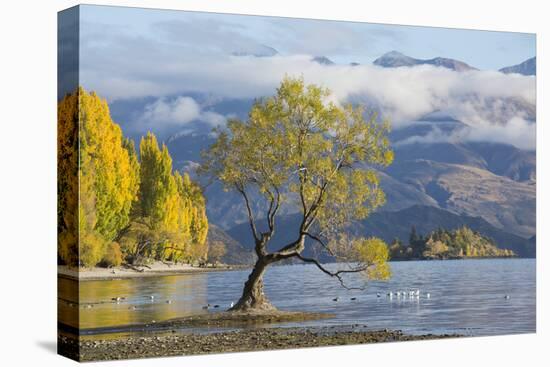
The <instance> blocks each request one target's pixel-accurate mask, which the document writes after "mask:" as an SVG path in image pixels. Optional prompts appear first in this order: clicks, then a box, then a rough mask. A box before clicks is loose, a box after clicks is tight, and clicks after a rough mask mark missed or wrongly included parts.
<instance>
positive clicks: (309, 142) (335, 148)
mask: <svg viewBox="0 0 550 367" xmlns="http://www.w3.org/2000/svg"><path fill="white" fill-rule="evenodd" d="M329 96H330V92H329V91H328V90H327V89H324V88H321V87H318V86H316V85H305V83H304V81H303V80H302V79H294V78H285V79H284V80H283V81H282V83H281V85H280V87H279V88H278V89H277V93H276V94H275V95H274V96H273V97H269V98H265V99H263V100H260V101H258V102H257V103H255V104H254V105H253V107H252V108H251V110H250V113H249V117H248V119H247V120H246V121H241V120H238V119H234V120H231V121H229V122H228V125H227V130H220V131H218V133H219V135H218V138H217V141H216V142H215V144H213V145H212V146H211V147H210V148H209V149H208V150H207V151H205V152H204V154H203V158H204V162H203V164H202V166H201V169H200V173H201V174H203V175H206V176H210V177H212V178H215V179H218V180H220V181H221V182H222V183H223V184H224V185H225V187H226V188H227V189H229V190H234V191H236V192H237V193H239V194H240V195H241V196H242V198H243V202H244V205H245V207H246V210H247V220H248V223H249V224H250V231H251V233H252V235H253V237H254V242H255V243H254V250H255V252H256V255H257V261H256V263H255V266H254V268H253V270H252V272H251V274H250V276H249V278H248V280H247V281H246V283H245V285H244V289H243V293H242V295H241V298H240V299H239V300H238V302H237V303H236V305H235V306H234V307H233V310H248V309H272V308H273V306H272V305H271V304H270V302H269V300H268V299H267V297H266V296H265V294H264V291H263V275H264V273H265V270H266V268H267V267H268V266H269V265H270V264H273V263H275V262H278V261H281V260H284V259H297V260H301V261H303V262H306V263H311V264H314V265H315V266H316V267H317V268H319V270H321V271H322V272H324V273H325V274H327V275H329V276H331V277H335V278H337V279H338V280H339V281H340V282H341V283H342V284H343V285H344V276H345V274H347V273H359V272H360V273H364V274H365V275H366V276H367V277H370V278H386V277H388V276H389V274H390V272H389V268H388V265H387V264H386V260H387V259H388V256H389V254H388V249H387V246H386V245H385V244H384V243H383V242H382V241H381V240H378V239H368V240H365V239H353V238H350V239H349V240H347V241H342V237H340V238H339V242H340V243H339V244H338V246H336V248H338V249H339V250H340V253H343V254H345V256H342V258H347V259H349V260H350V262H349V264H348V266H346V267H344V268H343V269H339V270H331V269H328V268H327V267H325V266H324V265H323V264H322V263H320V262H319V261H318V259H316V258H314V257H305V256H304V255H303V254H302V252H303V250H304V245H305V240H306V238H310V239H311V240H313V241H316V243H317V244H318V245H319V246H321V247H322V248H323V249H324V250H326V251H328V252H332V251H333V248H335V247H334V246H333V245H332V244H333V243H335V242H334V241H331V239H333V238H336V237H338V234H339V233H340V230H342V229H343V228H345V226H346V225H347V224H349V223H350V222H351V221H353V220H356V219H363V218H365V217H367V216H368V215H369V214H370V213H371V212H372V210H374V209H375V208H377V207H379V206H380V205H382V204H383V203H384V201H385V196H384V193H383V191H382V189H381V188H380V185H379V177H378V174H377V171H376V169H375V168H380V167H385V166H387V165H389V164H390V163H391V162H392V160H393V152H392V151H391V150H390V148H389V142H388V138H387V132H388V130H389V124H388V123H379V122H378V121H377V119H376V116H374V115H372V116H371V117H370V118H369V119H365V118H364V110H363V109H362V108H360V107H354V106H352V105H345V106H343V107H339V106H337V105H335V104H334V103H331V102H328V97H329ZM253 194H258V195H260V197H262V198H263V200H265V201H266V208H267V209H266V212H265V213H254V212H253V209H252V208H253V206H252V205H251V198H252V196H251V195H253ZM285 204H293V205H297V206H298V208H299V210H300V225H299V229H298V230H297V231H296V232H295V233H294V239H293V240H292V241H290V242H289V243H287V244H286V245H284V246H281V247H280V248H279V249H277V250H275V251H268V244H269V242H270V240H271V239H272V238H273V235H274V234H275V231H276V229H277V224H276V218H277V216H278V213H279V209H280V208H281V206H282V205H285ZM258 217H261V218H265V220H266V222H267V230H265V231H262V230H259V228H258V226H257V224H256V221H257V218H258ZM341 242H343V245H342V243H341Z"/></svg>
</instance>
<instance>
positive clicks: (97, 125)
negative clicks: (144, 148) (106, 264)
mask: <svg viewBox="0 0 550 367" xmlns="http://www.w3.org/2000/svg"><path fill="white" fill-rule="evenodd" d="M58 116H59V117H58V119H59V123H58V125H59V128H58V129H59V146H58V159H59V163H58V164H59V166H58V175H59V180H58V192H59V195H58V197H59V205H58V208H59V209H58V210H59V212H58V216H59V223H60V224H59V254H60V257H61V259H62V260H63V261H64V262H65V263H67V264H69V265H77V264H79V265H83V266H94V265H96V264H97V263H98V262H100V261H101V260H102V258H103V256H104V255H105V253H106V250H107V248H108V246H109V245H110V244H111V243H112V242H113V240H114V239H115V238H116V237H117V235H118V233H119V231H120V230H121V229H122V228H124V227H125V226H127V225H128V223H129V220H130V210H131V207H132V203H133V202H134V200H135V197H136V193H137V190H138V187H139V167H138V165H137V159H136V160H134V159H133V158H132V153H131V151H130V150H131V144H129V143H128V141H126V140H125V139H124V137H123V135H122V130H121V129H120V126H119V125H117V124H116V123H115V122H114V121H113V120H112V119H111V116H110V113H109V106H108V105H107V102H106V101H105V100H102V99H101V98H99V96H98V95H97V94H95V93H93V92H92V93H88V92H86V91H85V90H84V89H83V88H79V89H78V90H77V91H76V92H75V93H73V94H72V95H68V96H66V97H65V98H64V99H63V100H62V101H61V102H60V103H59V107H58ZM134 155H135V153H134ZM75 162H76V164H75ZM75 172H76V174H75ZM78 193H79V195H78ZM76 208H77V209H76Z"/></svg>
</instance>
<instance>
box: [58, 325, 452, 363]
mask: <svg viewBox="0 0 550 367" xmlns="http://www.w3.org/2000/svg"><path fill="white" fill-rule="evenodd" d="M459 336H460V335H454V334H445V335H433V334H427V335H406V334H403V333H402V332H401V331H398V330H397V331H392V330H376V331H372V330H366V326H364V325H351V326H349V327H345V328H342V327H322V328H268V329H249V330H241V331H227V332H217V333H208V334H182V333H178V332H177V331H176V330H173V331H172V334H171V335H170V334H169V335H166V334H162V335H151V336H127V337H119V338H115V339H110V338H94V339H90V340H87V339H84V340H80V341H78V340H77V339H76V338H74V337H70V336H67V335H60V336H59V338H58V348H59V349H60V351H63V352H64V353H65V354H68V355H69V356H71V357H72V358H74V359H78V360H80V361H96V360H110V359H134V358H150V357H160V356H178V355H196V354H210V353H228V352H245V351H259V350H271V349H289V348H307V347H320V346H336V345H349V344H368V343H383V342H395V341H407V340H427V339H442V338H450V337H459ZM79 350H80V355H78V351H79Z"/></svg>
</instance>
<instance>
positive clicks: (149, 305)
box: [59, 259, 536, 335]
mask: <svg viewBox="0 0 550 367" xmlns="http://www.w3.org/2000/svg"><path fill="white" fill-rule="evenodd" d="M391 268H392V272H393V276H392V278H391V279H390V280H388V281H384V282H382V281H373V282H369V283H368V285H367V288H366V289H365V290H351V291H349V290H346V289H344V288H342V287H341V286H340V284H339V282H338V281H337V280H336V279H333V278H330V277H328V276H327V275H325V274H323V273H321V272H320V271H319V270H318V269H317V268H315V267H314V266H313V265H309V264H308V265H284V266H273V267H271V268H269V269H268V271H267V273H266V276H265V292H266V294H267V296H268V297H269V299H270V300H271V301H272V303H273V304H274V305H275V306H276V307H277V308H279V309H281V310H295V311H316V312H328V313H333V314H335V315H336V317H335V318H333V319H326V320H317V321H308V322H302V323H288V324H278V325H262V326H261V327H274V326H277V327H282V326H344V325H352V324H360V325H367V328H369V329H399V330H403V331H404V332H405V333H410V334H427V333H433V334H442V333H459V334H462V335H496V334H516V333H532V332H535V330H536V269H535V260H534V259H483V260H456V261H407V262H392V263H391ZM249 272H250V270H248V269H247V270H242V271H241V270H239V271H224V272H210V273H200V274H189V275H178V276H163V277H155V278H142V279H124V280H110V281H84V282H80V283H78V282H76V281H72V280H68V279H63V278H59V294H60V298H61V299H62V300H61V301H60V308H59V319H60V321H62V322H65V323H67V324H73V326H76V325H75V323H76V322H75V321H71V318H72V319H73V320H74V318H75V315H76V314H77V313H76V309H75V307H74V306H73V307H71V305H69V304H67V303H66V302H64V301H63V299H67V298H68V297H69V296H68V295H69V294H70V293H71V292H70V290H71V289H72V290H73V293H74V287H76V286H78V284H79V286H80V302H81V305H80V307H79V308H78V311H79V318H80V327H81V328H84V329H88V328H98V327H106V328H110V329H112V330H116V327H117V326H120V325H128V324H136V323H150V322H152V320H155V321H161V320H166V319H171V318H175V317H182V316H189V315H196V314H202V313H206V312H219V311H222V310H223V309H226V308H228V307H229V305H230V303H231V302H236V301H237V299H238V298H239V296H240V294H241V291H242V286H243V284H244V281H245V280H246V278H247V276H248V273H249ZM347 279H348V282H347V284H348V285H350V286H360V285H363V284H364V283H363V280H362V278H361V276H360V275H358V274H352V275H350V276H349V277H348V278H347ZM409 289H420V292H421V294H420V297H418V298H409V297H407V298H396V297H394V298H393V299H389V298H388V297H387V296H386V293H387V292H389V291H394V292H395V291H398V290H401V291H408V290H409ZM377 293H381V297H377ZM427 293H430V297H429V298H428V297H427ZM151 295H153V296H154V301H151V300H150V296H151ZM505 296H509V298H505ZM113 297H125V298H126V299H125V300H124V301H123V302H121V303H119V304H117V303H114V302H112V301H111V298H113ZM335 297H339V300H338V301H337V302H335V301H333V299H334V298H335ZM352 297H355V298H356V300H351V298H352ZM167 300H170V303H167V302H166V301H167ZM207 303H210V304H212V305H214V304H217V305H220V307H219V308H216V309H210V310H203V309H202V307H203V306H204V305H206V304H207ZM87 304H93V306H92V307H91V308H88V307H89V306H86V305H87ZM258 327H259V326H258ZM180 331H181V332H189V330H180ZM192 331H193V332H197V331H199V332H200V331H208V330H206V329H205V330H192Z"/></svg>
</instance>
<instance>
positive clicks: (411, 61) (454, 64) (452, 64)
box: [373, 51, 477, 71]
mask: <svg viewBox="0 0 550 367" xmlns="http://www.w3.org/2000/svg"><path fill="white" fill-rule="evenodd" d="M373 64H374V65H378V66H382V67H385V68H396V67H401V66H416V65H432V66H439V67H444V68H447V69H451V70H454V71H468V70H477V69H476V68H474V67H472V66H470V65H468V64H466V63H465V62H462V61H458V60H453V59H447V58H444V57H435V58H433V59H428V60H421V59H415V58H413V57H410V56H407V55H404V54H402V53H401V52H397V51H390V52H388V53H386V54H384V55H382V56H381V57H379V58H378V59H376V60H374V62H373Z"/></svg>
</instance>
